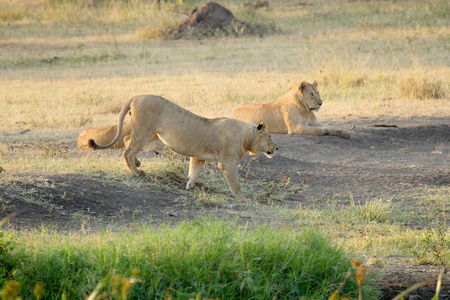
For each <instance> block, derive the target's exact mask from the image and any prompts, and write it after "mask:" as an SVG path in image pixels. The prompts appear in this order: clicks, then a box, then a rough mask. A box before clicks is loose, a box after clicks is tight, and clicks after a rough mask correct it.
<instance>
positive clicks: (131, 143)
mask: <svg viewBox="0 0 450 300" xmlns="http://www.w3.org/2000/svg"><path fill="white" fill-rule="evenodd" d="M126 147H127V148H126V149H125V151H124V152H123V158H124V159H125V163H126V164H127V167H128V170H130V172H131V173H132V174H133V175H136V176H142V175H144V171H142V170H138V169H137V166H140V165H141V163H140V162H139V160H138V159H137V158H136V155H137V154H138V153H139V151H141V150H142V148H143V147H144V145H143V144H142V143H140V142H137V141H136V140H134V139H133V138H132V137H131V138H130V139H128V140H127V143H126Z"/></svg>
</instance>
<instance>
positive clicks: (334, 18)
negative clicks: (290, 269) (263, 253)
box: [0, 0, 450, 299]
mask: <svg viewBox="0 0 450 300" xmlns="http://www.w3.org/2000/svg"><path fill="white" fill-rule="evenodd" d="M169 2H170V1H169ZM127 3H128V2H127ZM127 3H126V2H121V1H111V2H109V1H72V2H71V1H26V0H24V1H18V2H14V3H13V2H10V1H5V0H1V1H0V5H1V6H0V8H1V12H0V22H1V26H2V30H1V33H0V49H1V51H0V62H1V69H0V70H1V73H0V85H1V90H0V93H1V97H0V103H1V107H2V108H1V110H0V116H1V120H2V122H1V123H0V137H1V142H0V171H1V173H0V201H1V205H2V206H1V216H2V217H6V216H8V215H10V214H12V213H14V212H18V213H17V214H16V215H14V217H12V218H11V220H10V222H9V223H7V225H4V226H5V228H6V229H7V230H12V231H27V230H28V231H33V230H35V229H36V228H43V227H45V228H48V229H50V230H55V231H64V232H66V231H72V232H73V231H76V232H80V233H81V234H95V233H96V232H99V231H100V230H101V229H102V228H105V227H110V228H112V229H113V230H117V231H120V230H122V229H124V228H132V227H133V226H137V225H138V224H141V223H143V222H145V223H150V224H152V225H154V226H158V225H159V224H161V223H167V222H170V223H171V224H176V223H178V222H182V221H183V220H191V219H197V218H199V217H201V216H210V215H212V216H217V217H220V218H226V219H236V220H238V223H240V224H246V223H250V224H269V225H271V226H276V227H287V228H299V227H315V228H320V229H321V230H322V231H323V232H324V233H325V234H327V235H328V236H330V237H331V238H332V239H333V241H335V243H336V244H338V245H342V246H343V247H344V249H345V250H346V251H349V252H350V253H352V254H354V255H355V256H357V257H359V258H361V259H362V260H363V261H364V263H365V264H366V266H367V267H368V269H370V270H371V271H372V270H373V271H377V272H378V275H377V279H376V280H377V282H378V283H379V285H380V289H382V290H383V291H384V297H385V298H386V299H390V298H392V296H393V295H395V294H396V293H397V292H398V291H401V290H404V289H405V288H407V287H410V286H412V285H413V284H415V283H418V282H420V281H422V280H426V279H430V278H436V277H437V274H438V273H439V271H440V270H441V269H442V268H444V269H446V270H447V271H448V269H449V267H450V247H449V244H450V240H449V229H448V226H447V224H448V222H449V221H450V215H449V205H450V188H449V186H450V166H449V161H450V147H449V136H450V128H449V126H450V118H449V115H450V103H449V98H448V95H449V79H448V78H450V76H449V75H450V72H449V44H450V43H449V34H450V29H449V21H448V15H449V12H450V9H449V7H448V3H446V1H433V0H429V1H392V2H391V1H361V2H359V1H334V2H331V3H329V2H327V1H308V2H304V3H303V2H298V1H280V2H275V1H270V7H269V8H264V9H258V10H255V9H251V8H243V6H242V5H241V1H232V0H229V1H223V2H220V3H221V4H223V5H225V6H226V7H228V8H229V9H230V10H231V11H232V12H233V13H234V14H235V16H236V17H237V18H239V19H242V20H245V21H248V22H250V23H251V22H253V23H258V24H260V27H258V28H260V30H261V32H260V34H257V35H256V36H255V35H245V34H239V35H238V36H237V37H235V36H228V35H226V34H224V33H220V32H219V33H218V34H217V35H216V36H214V37H212V38H201V39H199V38H189V39H178V40H170V39H169V40H167V39H165V38H164V36H163V34H162V33H161V32H163V31H164V30H167V29H174V28H175V27H176V24H178V23H179V22H181V21H182V20H184V19H185V18H186V17H187V16H188V14H189V12H190V10H191V9H192V8H193V7H194V6H195V4H197V2H195V3H194V2H193V1H192V2H188V1H186V2H183V1H179V2H177V3H176V4H174V3H167V4H165V3H161V6H160V8H158V6H157V5H156V4H155V3H153V2H151V1H150V2H146V1H130V2H129V3H128V4H127ZM161 30H162V31H161ZM301 80H307V81H309V82H312V81H314V80H317V81H318V82H319V90H320V92H321V96H322V99H323V101H324V105H323V107H322V108H321V111H320V112H319V113H318V118H319V120H320V121H322V122H325V123H330V124H333V125H335V126H338V127H341V128H343V129H345V130H348V131H349V132H350V134H351V138H350V139H349V140H345V139H341V138H338V137H332V136H323V137H309V136H287V135H273V139H274V141H275V142H276V143H277V145H278V146H279V148H280V150H279V152H278V153H277V154H276V155H275V157H273V158H272V159H268V158H266V157H265V156H263V155H259V156H256V157H250V156H249V157H247V158H245V159H244V160H243V161H242V162H241V167H240V175H241V184H242V186H243V189H244V192H245V193H246V195H247V196H248V197H249V198H252V199H253V201H252V202H250V203H240V202H238V201H236V200H235V199H234V198H232V196H231V193H230V192H229V190H228V187H227V186H226V183H225V180H224V179H223V177H222V176H221V174H220V171H219V170H218V169H217V168H216V167H215V166H214V165H213V164H212V163H211V164H208V165H207V167H206V168H205V169H204V171H203V173H202V175H201V177H200V179H199V183H198V184H197V187H198V188H197V189H196V190H195V191H185V190H184V186H185V182H186V172H187V164H188V161H187V160H185V159H183V158H181V157H178V156H176V155H173V154H171V153H169V152H164V153H161V154H160V155H155V154H154V153H153V152H152V151H150V150H147V151H144V152H143V153H141V154H140V155H139V158H140V159H141V162H142V169H143V170H144V171H146V176H145V177H144V178H132V177H131V176H130V175H129V174H128V173H127V170H126V167H125V164H124V161H123V159H122V157H121V152H122V151H101V152H92V151H78V150H77V148H76V139H77V137H78V134H79V133H80V132H81V130H82V129H83V128H85V127H93V126H102V125H111V124H115V123H116V121H117V113H118V111H119V110H120V108H121V106H122V104H123V103H124V102H125V101H126V100H127V99H128V98H129V97H131V96H135V95H139V94H157V95H163V96H164V97H166V98H168V99H169V100H172V101H174V102H176V103H177V104H180V105H181V106H183V107H185V108H187V109H189V110H191V111H193V112H195V113H198V114H200V115H203V116H206V117H217V116H231V113H232V111H233V110H234V109H236V108H237V107H238V106H239V105H241V104H242V103H263V102H268V101H273V100H275V99H277V98H278V97H280V96H282V95H283V93H284V92H286V91H287V90H288V88H289V87H290V86H292V85H293V84H295V83H298V82H299V81H301ZM175 121H176V120H175ZM393 125H395V126H393ZM434 285H435V281H433V282H432V283H431V284H429V285H428V286H427V287H426V288H421V289H420V290H419V291H416V292H415V293H418V294H420V295H421V296H422V297H423V299H431V297H432V295H433V294H434V293H433V292H432V290H433V289H434ZM449 291H450V284H449V277H448V273H447V274H446V275H444V277H443V288H442V290H441V298H442V299H447V298H449ZM430 295H431V296H430Z"/></svg>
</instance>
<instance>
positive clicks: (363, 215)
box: [349, 199, 393, 223]
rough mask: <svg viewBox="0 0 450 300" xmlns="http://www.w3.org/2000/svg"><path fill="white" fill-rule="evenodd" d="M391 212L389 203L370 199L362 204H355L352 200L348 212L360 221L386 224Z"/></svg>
mask: <svg viewBox="0 0 450 300" xmlns="http://www.w3.org/2000/svg"><path fill="white" fill-rule="evenodd" d="M392 212H393V205H392V203H391V201H389V200H385V199H372V200H369V201H366V202H365V203H363V204H361V203H359V202H358V203H355V201H353V200H352V202H351V204H350V211H349V213H350V214H354V215H355V216H356V217H357V218H358V219H360V220H361V221H364V222H377V223H385V222H387V221H388V220H389V219H390V216H391V214H392Z"/></svg>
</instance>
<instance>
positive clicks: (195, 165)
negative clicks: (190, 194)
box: [186, 157, 205, 190]
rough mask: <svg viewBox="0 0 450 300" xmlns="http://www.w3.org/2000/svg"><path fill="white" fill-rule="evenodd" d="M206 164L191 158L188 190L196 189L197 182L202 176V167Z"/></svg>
mask: <svg viewBox="0 0 450 300" xmlns="http://www.w3.org/2000/svg"><path fill="white" fill-rule="evenodd" d="M204 163H205V161H204V160H202V159H197V158H194V157H191V158H190V160H189V177H188V178H189V180H188V182H187V184H186V189H187V190H189V189H192V188H194V187H195V183H196V182H197V179H198V176H199V175H200V171H201V170H202V166H203V164H204Z"/></svg>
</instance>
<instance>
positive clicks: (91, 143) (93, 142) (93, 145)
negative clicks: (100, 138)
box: [88, 139, 98, 149]
mask: <svg viewBox="0 0 450 300" xmlns="http://www.w3.org/2000/svg"><path fill="white" fill-rule="evenodd" d="M88 147H89V148H91V149H98V145H97V143H95V141H94V140H93V139H90V140H89V141H88Z"/></svg>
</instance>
